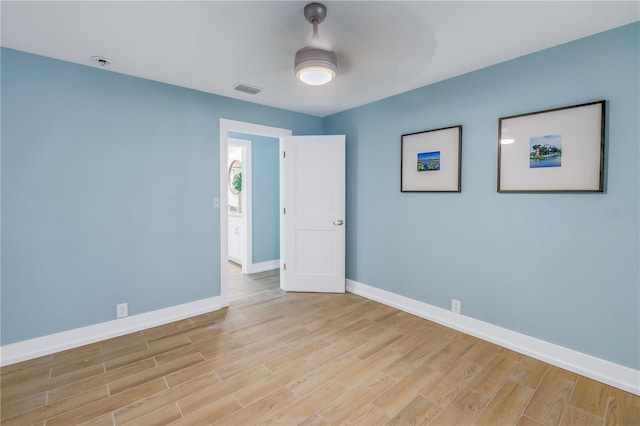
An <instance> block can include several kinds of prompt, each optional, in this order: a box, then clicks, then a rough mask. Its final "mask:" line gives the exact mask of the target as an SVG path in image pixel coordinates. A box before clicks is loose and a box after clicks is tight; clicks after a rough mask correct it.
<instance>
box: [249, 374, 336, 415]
mask: <svg viewBox="0 0 640 426" xmlns="http://www.w3.org/2000/svg"><path fill="white" fill-rule="evenodd" d="M346 391H347V388H346V387H345V386H344V385H343V384H341V383H340V382H338V381H336V380H330V381H328V382H327V383H325V384H324V385H323V386H322V387H321V388H319V389H317V392H310V393H308V394H306V395H305V396H303V397H302V398H297V399H295V400H294V401H292V402H290V403H288V404H284V405H283V406H281V407H280V409H278V410H277V411H274V412H272V413H270V414H269V415H268V416H266V417H264V418H263V419H260V424H264V425H270V424H285V425H293V424H300V423H304V422H305V421H306V420H307V419H309V418H311V417H312V416H314V415H315V414H316V413H317V411H318V410H319V409H320V408H322V407H324V406H326V405H327V404H329V403H331V402H333V401H335V400H336V398H340V397H341V396H342V395H343V394H344V393H345V392H346Z"/></svg>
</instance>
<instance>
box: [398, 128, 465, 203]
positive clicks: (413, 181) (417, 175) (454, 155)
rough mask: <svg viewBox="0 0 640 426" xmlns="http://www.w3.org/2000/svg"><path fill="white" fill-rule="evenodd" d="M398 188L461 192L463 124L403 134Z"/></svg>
mask: <svg viewBox="0 0 640 426" xmlns="http://www.w3.org/2000/svg"><path fill="white" fill-rule="evenodd" d="M400 150H401V153H400V191H401V192H461V185H460V182H461V171H462V170H461V169H462V167H461V162H462V125H457V126H450V127H443V128H440V129H433V130H425V131H422V132H416V133H408V134H405V135H402V137H401V140H400Z"/></svg>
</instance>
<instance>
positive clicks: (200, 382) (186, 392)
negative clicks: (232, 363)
mask: <svg viewBox="0 0 640 426" xmlns="http://www.w3.org/2000/svg"><path fill="white" fill-rule="evenodd" d="M220 383H221V380H220V379H219V378H218V377H217V376H215V375H213V374H208V375H205V376H200V377H197V378H195V379H193V380H191V381H189V382H186V383H182V384H181V385H179V386H175V387H172V388H169V389H166V390H163V391H161V392H158V393H155V394H153V395H151V396H149V397H147V398H144V399H139V400H137V401H133V402H131V403H129V404H127V405H125V406H124V407H122V408H118V409H116V410H114V412H113V415H114V418H115V423H116V424H117V425H119V424H123V423H130V422H132V421H134V420H136V419H139V418H143V417H145V416H146V415H147V414H149V413H151V412H153V411H156V410H158V409H160V408H162V407H164V406H166V405H175V406H176V408H177V404H176V403H177V402H178V401H179V400H181V399H184V398H186V397H188V396H190V395H194V394H197V393H199V392H206V391H207V389H209V388H212V387H216V386H219V385H220ZM181 416H182V415H180V417H181ZM174 420H177V419H174Z"/></svg>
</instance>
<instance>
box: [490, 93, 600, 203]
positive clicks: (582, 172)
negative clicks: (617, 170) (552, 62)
mask: <svg viewBox="0 0 640 426" xmlns="http://www.w3.org/2000/svg"><path fill="white" fill-rule="evenodd" d="M604 121H605V101H597V102H590V103H587V104H581V105H572V106H567V107H562V108H555V109H550V110H546V111H538V112H532V113H528V114H521V115H514V116H511V117H503V118H500V119H499V121H498V129H499V130H498V192H602V191H603V173H604V131H605V127H604V126H605V122H604Z"/></svg>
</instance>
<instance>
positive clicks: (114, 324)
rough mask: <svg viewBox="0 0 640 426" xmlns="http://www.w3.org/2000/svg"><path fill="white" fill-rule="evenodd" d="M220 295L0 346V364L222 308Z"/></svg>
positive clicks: (47, 353)
mask: <svg viewBox="0 0 640 426" xmlns="http://www.w3.org/2000/svg"><path fill="white" fill-rule="evenodd" d="M223 307H224V305H223V304H222V298H221V297H220V296H217V297H211V298H208V299H202V300H196V301H195V302H189V303H184V304H182V305H176V306H171V307H169V308H164V309H158V310H156V311H151V312H145V313H144V314H138V315H132V316H130V317H126V318H120V319H117V320H113V321H106V322H103V323H99V324H94V325H89V326H86V327H81V328H76V329H74V330H68V331H63V332H61V333H55V334H50V335H48V336H43V337H37V338H35V339H30V340H24V341H22V342H17V343H11V344H8V345H4V346H1V347H0V365H2V366H5V365H9V364H15V363H16V362H20V361H25V360H28V359H33V358H37V357H39V356H43V355H49V354H52V353H55V352H60V351H63V350H67V349H72V348H77V347H79V346H83V345H87V344H89V343H94V342H99V341H101V340H106V339H110V338H113V337H118V336H122V335H125V334H129V333H133V332H136V331H140V330H145V329H147V328H151V327H157V326H159V325H164V324H168V323H170V322H174V321H179V320H181V319H184V318H189V317H193V316H196V315H200V314H204V313H207V312H212V311H217V310H218V309H221V308H223Z"/></svg>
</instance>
